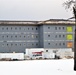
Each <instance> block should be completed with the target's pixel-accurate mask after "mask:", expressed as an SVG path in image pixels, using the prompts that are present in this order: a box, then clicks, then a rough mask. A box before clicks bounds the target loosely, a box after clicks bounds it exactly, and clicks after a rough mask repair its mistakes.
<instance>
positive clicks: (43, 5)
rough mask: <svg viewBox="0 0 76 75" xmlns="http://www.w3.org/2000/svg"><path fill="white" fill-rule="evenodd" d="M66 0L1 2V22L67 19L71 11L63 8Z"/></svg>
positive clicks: (11, 0) (13, 0)
mask: <svg viewBox="0 0 76 75" xmlns="http://www.w3.org/2000/svg"><path fill="white" fill-rule="evenodd" d="M64 1H65V0H0V20H47V19H58V18H59V19H67V18H69V17H72V16H73V14H72V12H71V11H69V10H68V11H67V10H65V8H64V7H63V6H62V4H63V2H64Z"/></svg>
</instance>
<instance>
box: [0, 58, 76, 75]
mask: <svg viewBox="0 0 76 75" xmlns="http://www.w3.org/2000/svg"><path fill="white" fill-rule="evenodd" d="M73 62H74V61H73V59H62V60H28V61H0V75H76V72H75V71H74V70H73V65H74V63H73Z"/></svg>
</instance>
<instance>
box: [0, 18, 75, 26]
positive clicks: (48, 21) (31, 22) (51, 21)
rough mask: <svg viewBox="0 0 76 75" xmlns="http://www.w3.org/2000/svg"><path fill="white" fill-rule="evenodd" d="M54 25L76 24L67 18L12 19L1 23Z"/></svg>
mask: <svg viewBox="0 0 76 75" xmlns="http://www.w3.org/2000/svg"><path fill="white" fill-rule="evenodd" d="M42 24H44V25H47V24H49V25H54V24H65V25H66V24H67V25H68V24H70V25H75V21H74V20H65V19H49V20H45V21H10V20H0V25H42Z"/></svg>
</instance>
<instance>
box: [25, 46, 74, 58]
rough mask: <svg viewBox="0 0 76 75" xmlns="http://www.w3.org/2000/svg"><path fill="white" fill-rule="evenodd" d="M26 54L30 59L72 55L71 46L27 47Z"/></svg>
mask: <svg viewBox="0 0 76 75" xmlns="http://www.w3.org/2000/svg"><path fill="white" fill-rule="evenodd" d="M25 51H26V54H25V55H26V56H28V57H29V58H32V59H36V58H43V59H45V58H46V59H54V58H65V57H74V52H72V48H61V49H49V48H27V49H26V50H25Z"/></svg>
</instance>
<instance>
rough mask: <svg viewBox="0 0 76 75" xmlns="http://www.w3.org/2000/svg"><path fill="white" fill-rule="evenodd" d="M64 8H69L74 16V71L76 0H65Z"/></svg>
mask: <svg viewBox="0 0 76 75" xmlns="http://www.w3.org/2000/svg"><path fill="white" fill-rule="evenodd" d="M63 4H64V5H65V8H66V9H69V8H71V9H72V10H73V14H74V17H72V18H75V36H74V70H75V71H76V0H67V1H66V2H64V3H63Z"/></svg>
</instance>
